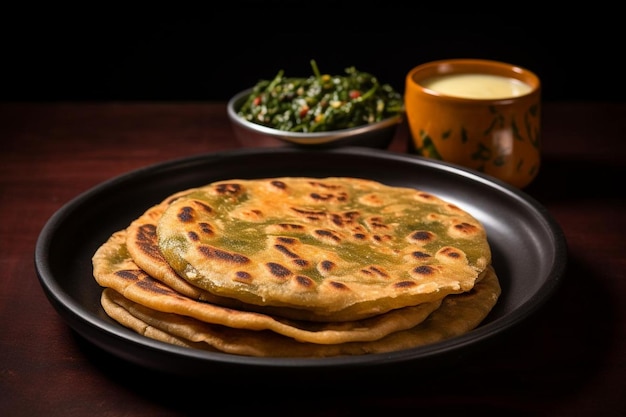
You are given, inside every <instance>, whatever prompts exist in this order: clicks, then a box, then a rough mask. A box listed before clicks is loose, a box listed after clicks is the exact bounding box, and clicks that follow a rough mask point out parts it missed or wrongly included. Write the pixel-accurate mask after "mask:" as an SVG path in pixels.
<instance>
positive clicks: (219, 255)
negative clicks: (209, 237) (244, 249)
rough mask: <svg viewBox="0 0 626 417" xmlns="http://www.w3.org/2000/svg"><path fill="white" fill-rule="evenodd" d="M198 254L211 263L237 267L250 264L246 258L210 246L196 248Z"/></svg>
mask: <svg viewBox="0 0 626 417" xmlns="http://www.w3.org/2000/svg"><path fill="white" fill-rule="evenodd" d="M198 252H200V253H201V254H202V255H203V256H204V257H205V258H207V259H211V260H212V261H219V262H225V263H229V264H237V265H241V264H248V263H250V258H248V257H246V256H243V255H241V254H239V253H234V252H228V251H225V250H222V249H219V248H215V247H212V246H206V245H202V246H198Z"/></svg>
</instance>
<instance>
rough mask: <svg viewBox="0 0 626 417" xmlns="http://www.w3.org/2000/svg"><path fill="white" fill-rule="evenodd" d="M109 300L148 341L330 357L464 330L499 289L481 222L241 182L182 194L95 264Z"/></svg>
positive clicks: (405, 203)
mask: <svg viewBox="0 0 626 417" xmlns="http://www.w3.org/2000/svg"><path fill="white" fill-rule="evenodd" d="M93 269H94V277H95V279H96V281H97V282H98V284H100V286H102V287H103V292H102V297H101V302H102V306H103V308H104V310H105V312H106V313H107V314H108V315H109V316H110V317H111V318H112V319H114V320H115V321H117V322H119V323H120V324H122V325H124V326H126V327H128V328H130V329H133V330H134V331H136V332H138V333H140V334H142V335H145V336H147V337H149V338H153V339H157V340H160V341H164V342H168V343H172V344H176V345H180V346H187V347H190V348H195V349H204V350H209V351H218V352H225V353H230V354H236V355H248V356H257V357H329V356H340V355H362V354H369V353H381V352H390V351H397V350H402V349H408V348H413V347H417V346H422V345H425V344H429V343H434V342H438V341H442V340H445V339H448V338H451V337H454V336H458V335H461V334H464V333H466V332H469V331H470V330H472V329H474V328H475V327H476V326H478V325H479V324H480V323H481V322H482V321H483V320H484V318H485V317H486V316H487V314H488V313H489V312H490V311H491V309H492V308H493V306H494V305H495V304H496V302H497V300H498V297H499V295H500V285H499V282H498V278H497V276H496V274H495V271H494V269H493V267H492V265H491V251H490V247H489V244H488V241H487V236H486V231H485V229H484V227H483V225H482V224H481V223H480V222H479V221H478V220H476V219H475V218H474V217H472V216H471V215H470V214H469V213H467V212H465V211H464V210H462V209H460V208H459V207H457V206H455V205H453V204H451V203H448V202H446V201H444V200H443V199H441V198H439V197H437V196H435V195H433V194H430V193H427V192H424V191H420V190H415V189H411V188H401V187H393V186H388V185H384V184H382V183H379V182H375V181H371V180H365V179H357V178H348V177H330V178H306V177H281V178H267V179H233V180H227V181H219V182H215V183H211V184H207V185H206V186H201V187H197V188H192V189H188V190H184V191H181V192H179V193H176V194H174V195H172V196H170V197H169V198H167V199H165V200H164V201H162V202H161V203H159V204H157V205H155V206H153V207H151V208H150V209H148V210H147V211H146V212H145V213H143V214H142V215H141V216H140V217H139V218H137V219H136V220H134V221H133V222H132V223H131V224H129V225H128V227H127V228H125V229H123V230H120V231H118V232H116V233H114V234H113V235H112V236H111V237H110V238H109V239H108V241H106V242H104V243H103V244H102V246H100V247H99V248H98V250H97V251H96V253H95V254H94V256H93Z"/></svg>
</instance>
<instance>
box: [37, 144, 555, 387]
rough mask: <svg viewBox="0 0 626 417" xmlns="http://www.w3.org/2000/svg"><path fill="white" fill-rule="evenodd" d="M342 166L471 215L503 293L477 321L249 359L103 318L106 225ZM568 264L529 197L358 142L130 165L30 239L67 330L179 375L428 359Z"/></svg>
mask: <svg viewBox="0 0 626 417" xmlns="http://www.w3.org/2000/svg"><path fill="white" fill-rule="evenodd" d="M278 176H311V177H327V176H349V177H361V178H369V179H373V180H376V181H380V182H383V183H386V184H389V185H393V186H403V187H414V188H418V189H421V190H424V191H428V192H431V193H433V194H436V195H438V196H440V197H442V198H444V199H446V200H448V201H450V202H452V203H454V204H456V205H458V206H459V207H461V208H462V209H464V210H466V211H468V212H470V213H471V214H472V215H474V216H475V217H476V218H477V219H478V220H480V221H481V222H482V223H483V224H484V226H485V228H486V230H487V234H488V237H489V241H490V244H491V246H492V255H493V265H494V268H495V270H496V271H497V273H498V277H499V278H500V281H501V286H502V296H501V298H500V299H499V301H498V303H497V305H496V307H495V308H494V309H493V310H492V312H491V313H490V315H489V316H488V317H487V319H486V320H485V321H484V322H483V323H482V324H481V325H480V326H479V327H477V328H476V329H475V330H473V331H471V332H469V333H467V334H465V335H462V336H459V337H455V338H453V339H449V340H445V341H442V342H439V343H435V344H432V345H427V346H424V347H418V348H414V349H407V350H403V351H398V352H392V353H384V354H369V355H359V356H350V357H332V358H319V359H318V358H296V359H293V358H257V357H245V356H236V355H231V354H224V353H212V352H205V351H199V350H194V349H188V348H183V347H178V346H174V345H169V344H166V343H162V342H159V341H155V340H152V339H149V338H147V337H144V336H141V335H139V334H137V333H135V332H133V331H131V330H129V329H126V328H125V327H123V326H121V325H119V324H118V323H116V322H114V321H113V320H111V319H110V318H109V317H108V316H107V315H106V314H105V313H104V311H103V310H102V308H101V306H100V295H101V292H102V288H101V287H99V286H98V284H97V283H96V282H95V280H94V278H93V275H92V264H91V258H92V256H93V254H94V252H95V251H96V249H97V248H98V247H99V246H100V245H101V244H102V243H103V242H105V241H106V240H107V239H108V238H109V236H110V235H111V234H112V233H114V232H115V231H118V230H120V229H123V228H125V227H127V226H128V224H130V222H131V221H132V220H134V219H136V218H137V217H139V216H140V215H141V214H142V213H143V212H144V211H145V210H146V209H148V208H149V207H151V206H152V205H154V204H156V203H158V202H160V201H161V200H162V199H164V198H165V197H167V196H169V195H170V194H173V193H175V192H177V191H180V190H183V189H186V188H190V187H196V186H200V185H204V184H207V183H210V182H213V181H217V180H223V179H232V178H263V177H278ZM565 264H566V242H565V239H564V236H563V233H562V231H561V230H560V229H559V227H558V225H557V224H556V222H555V221H554V220H553V219H552V217H551V216H550V214H549V213H548V212H547V210H546V209H545V208H544V207H543V206H541V205H540V204H539V203H538V202H537V201H535V200H533V199H532V198H531V197H529V196H528V195H526V194H525V193H523V192H522V191H520V190H518V189H515V188H513V187H511V186H509V185H507V184H505V183H503V182H500V181H498V180H494V179H492V178H491V177H486V176H483V175H481V174H478V173H476V172H473V171H469V170H465V169H462V168H458V167H455V166H453V165H450V164H446V163H443V162H438V161H435V160H430V159H425V158H421V157H417V156H412V155H406V154H399V153H394V152H390V151H378V150H372V149H366V148H342V149H337V150H325V151H322V150H320V151H310V150H308V151H302V150H298V149H291V148H268V149H241V150H236V151H228V152H222V153H213V154H206V155H198V156H194V157H190V158H185V159H179V160H173V161H168V162H164V163H161V164H157V165H153V166H149V167H146V168H143V169H139V170H136V171H132V172H129V173H127V174H124V175H121V176H119V177H116V178H113V179H111V180H109V181H106V182H104V183H102V184H100V185H98V186H96V187H94V188H92V189H91V190H89V191H87V192H85V193H83V194H81V195H79V196H77V197H76V198H75V199H73V200H72V201H70V202H68V203H67V204H66V205H65V206H63V207H62V208H61V209H60V210H58V211H57V212H56V213H55V214H54V215H53V216H52V217H51V218H50V219H49V221H48V222H47V223H46V225H45V226H44V228H43V229H42V231H41V234H40V236H39V238H38V240H37V245H36V250H35V265H36V270H37V274H38V276H39V280H40V283H41V285H42V287H43V289H44V291H45V293H46V295H47V297H48V299H49V300H50V302H51V303H52V305H53V306H54V308H55V309H56V310H57V311H58V313H59V314H60V316H61V317H62V318H63V319H64V320H65V321H66V322H67V323H68V325H69V326H70V327H71V328H73V329H74V330H75V331H76V332H77V333H79V334H80V335H81V336H83V337H84V338H85V339H87V340H88V341H90V342H91V343H93V344H95V345H97V346H98V347H100V348H101V349H103V350H105V351H107V352H109V353H110V354H113V355H114V356H118V357H119V358H122V359H124V360H127V361H130V362H133V363H134V364H138V365H140V366H144V367H148V368H152V369H155V370H159V371H165V372H174V373H178V374H183V375H197V376H201V375H215V372H227V373H230V374H232V373H233V372H235V374H236V375H242V374H241V373H242V372H246V371H262V372H265V371H268V370H272V371H279V370H283V371H295V372H297V373H298V374H299V375H300V376H302V375H307V374H308V373H310V374H313V373H317V374H319V373H322V374H325V375H332V374H333V371H341V372H343V373H344V374H345V371H356V370H367V371H370V370H374V369H392V368H402V369H407V368H406V367H407V366H409V365H410V366H411V368H412V369H415V367H432V366H437V364H439V363H441V360H448V359H449V358H451V357H454V358H458V357H460V356H462V355H463V354H464V353H466V352H468V351H470V350H471V349H472V348H475V347H477V346H479V345H480V344H481V343H483V342H485V341H487V340H490V339H493V338H494V337H495V336H497V335H500V334H501V333H502V332H504V331H505V330H508V329H510V328H512V327H514V326H515V325H517V324H518V323H520V322H522V321H523V320H525V319H526V318H528V317H529V316H530V315H531V314H532V313H534V312H535V311H536V310H537V309H538V308H539V307H540V306H541V305H542V304H543V303H544V302H545V301H546V300H547V299H548V298H549V297H550V296H551V295H552V294H553V292H554V290H555V289H556V287H557V286H558V283H559V281H560V279H561V277H562V274H563V272H564V269H565Z"/></svg>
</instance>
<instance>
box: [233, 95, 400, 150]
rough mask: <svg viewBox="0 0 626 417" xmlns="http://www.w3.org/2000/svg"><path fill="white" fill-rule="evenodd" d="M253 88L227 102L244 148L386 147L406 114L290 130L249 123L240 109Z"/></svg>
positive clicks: (237, 134)
mask: <svg viewBox="0 0 626 417" xmlns="http://www.w3.org/2000/svg"><path fill="white" fill-rule="evenodd" d="M251 92H252V89H251V88H249V89H247V90H244V91H241V92H240V93H238V94H236V95H234V96H233V97H232V98H231V99H230V100H229V101H228V105H227V108H228V117H229V118H230V120H231V122H232V125H233V129H234V131H235V135H236V137H237V140H238V141H239V143H240V144H241V145H242V146H244V147H270V146H281V145H282V146H284V145H291V146H299V147H312V148H313V147H315V148H335V147H340V146H363V147H367V148H378V149H385V148H387V147H388V146H389V144H390V143H391V141H392V140H393V137H394V135H395V133H396V130H397V128H398V125H399V124H400V123H401V122H402V120H403V118H404V117H403V116H404V115H403V114H401V115H397V116H393V117H390V118H388V119H385V120H381V121H380V122H376V123H370V124H367V125H363V126H357V127H352V128H349V129H341V130H332V131H328V132H313V133H302V132H289V131H285V130H279V129H273V128H271V127H267V126H263V125H259V124H256V123H252V122H249V121H247V120H245V119H244V118H242V117H241V116H239V114H237V113H238V111H239V109H240V108H241V106H242V105H243V103H244V102H245V100H246V98H247V97H248V95H250V93H251Z"/></svg>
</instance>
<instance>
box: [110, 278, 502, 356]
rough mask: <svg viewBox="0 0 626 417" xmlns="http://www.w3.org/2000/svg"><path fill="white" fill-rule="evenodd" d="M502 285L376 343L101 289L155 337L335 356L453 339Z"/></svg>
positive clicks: (213, 346) (483, 312) (129, 320)
mask: <svg viewBox="0 0 626 417" xmlns="http://www.w3.org/2000/svg"><path fill="white" fill-rule="evenodd" d="M500 293H501V288H500V284H499V281H498V277H497V276H496V274H495V271H494V270H493V268H491V267H489V268H488V271H487V273H486V275H485V277H484V279H482V280H481V281H480V282H478V283H477V284H476V285H475V287H474V288H473V289H472V290H471V291H469V292H467V293H463V294H457V295H450V296H447V297H446V298H445V299H444V300H443V302H442V304H441V306H440V307H439V308H438V309H437V310H435V311H434V312H433V313H432V314H430V316H429V317H428V318H427V319H426V320H424V321H423V322H422V323H421V324H418V325H416V326H415V327H413V328H411V329H407V330H403V331H399V332H396V333H392V334H389V335H387V336H386V337H383V338H381V339H378V340H375V341H366V342H349V343H341V344H330V345H321V344H314V343H301V342H297V341H295V340H293V339H291V338H288V337H284V336H281V335H279V334H276V333H273V332H269V331H250V330H245V329H235V328H230V327H225V326H220V325H212V324H208V323H205V322H202V321H200V320H196V319H193V318H190V317H186V316H182V315H178V314H173V313H163V312H160V311H156V310H152V309H150V308H147V307H145V306H143V305H141V304H138V303H135V302H133V301H130V300H128V299H127V298H125V297H124V296H122V295H121V294H119V293H117V292H115V291H114V290H112V289H105V290H104V291H103V293H102V305H103V308H104V309H105V311H106V312H107V314H109V316H110V317H112V318H113V319H114V320H116V321H118V322H119V323H121V324H122V325H124V326H126V327H128V328H130V329H133V330H134V331H136V332H137V333H139V334H143V335H145V336H147V337H150V338H152V339H155V340H160V341H163V342H166V343H173V344H177V345H180V346H185V345H187V346H188V347H193V348H195V349H202V350H208V351H216V350H217V351H220V352H224V353H229V354H235V355H246V356H256V357H330V356H342V355H364V354H372V353H385V352H392V351H398V350H403V349H410V348H415V347H419V346H424V345H427V344H431V343H436V342H440V341H443V340H448V339H451V338H453V337H456V336H460V335H462V334H465V333H467V332H469V331H471V330H473V329H474V328H476V327H477V326H478V325H479V324H480V323H481V322H482V321H483V320H484V319H485V318H486V317H487V315H488V314H489V312H490V311H491V310H492V308H493V307H494V305H495V304H496V302H497V300H498V297H499V296H500Z"/></svg>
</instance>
